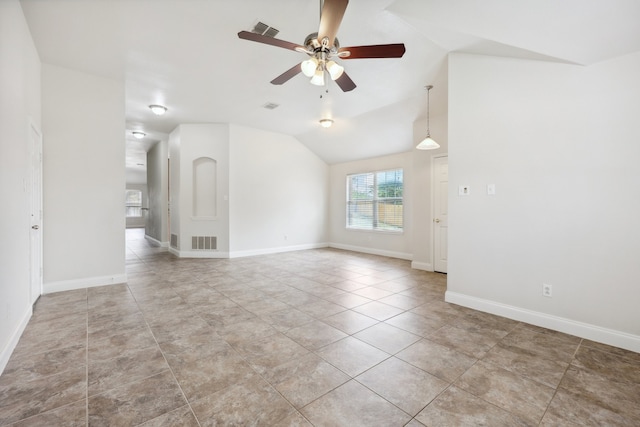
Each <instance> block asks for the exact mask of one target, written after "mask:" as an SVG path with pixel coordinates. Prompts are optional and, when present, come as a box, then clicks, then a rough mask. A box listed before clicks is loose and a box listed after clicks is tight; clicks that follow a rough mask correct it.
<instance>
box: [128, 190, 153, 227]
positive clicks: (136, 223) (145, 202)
mask: <svg viewBox="0 0 640 427" xmlns="http://www.w3.org/2000/svg"><path fill="white" fill-rule="evenodd" d="M125 188H126V189H127V190H138V191H140V192H141V193H142V207H143V208H147V209H148V208H149V193H148V190H147V184H134V183H131V182H127V183H126V184H125ZM148 215H149V211H148V210H146V209H142V216H141V217H127V216H126V215H125V224H126V227H127V228H142V227H144V226H145V224H146V222H147V216H148Z"/></svg>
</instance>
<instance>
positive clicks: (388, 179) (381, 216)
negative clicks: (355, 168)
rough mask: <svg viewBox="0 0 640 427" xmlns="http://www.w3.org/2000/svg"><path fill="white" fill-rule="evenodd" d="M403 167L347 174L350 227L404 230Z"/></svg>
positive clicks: (348, 220) (348, 223)
mask: <svg viewBox="0 0 640 427" xmlns="http://www.w3.org/2000/svg"><path fill="white" fill-rule="evenodd" d="M402 193H403V180H402V169H394V170H389V171H381V172H369V173H361V174H357V175H348V176H347V228H353V229H361V230H381V231H402V227H403V221H402V217H403V205H402Z"/></svg>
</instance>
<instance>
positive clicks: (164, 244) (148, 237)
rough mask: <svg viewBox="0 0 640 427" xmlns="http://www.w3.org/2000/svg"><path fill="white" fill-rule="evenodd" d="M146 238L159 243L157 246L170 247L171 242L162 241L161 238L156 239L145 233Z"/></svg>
mask: <svg viewBox="0 0 640 427" xmlns="http://www.w3.org/2000/svg"><path fill="white" fill-rule="evenodd" d="M144 238H145V239H147V240H149V241H150V242H151V243H153V244H154V245H157V246H159V247H161V248H168V247H169V242H161V241H160V240H158V239H154V238H153V237H151V236H149V235H148V234H145V235H144Z"/></svg>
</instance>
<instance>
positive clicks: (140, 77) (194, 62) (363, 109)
mask: <svg viewBox="0 0 640 427" xmlns="http://www.w3.org/2000/svg"><path fill="white" fill-rule="evenodd" d="M21 4H22V7H23V10H24V13H25V16H26V18H27V22H28V24H29V27H30V30H31V33H32V35H33V38H34V41H35V44H36V47H37V49H38V52H39V54H40V59H41V60H42V61H43V62H45V63H49V64H54V65H59V66H63V67H68V68H72V69H76V70H80V71H84V72H87V73H91V74H96V75H100V76H105V77H109V78H114V79H118V80H121V81H124V84H125V88H126V122H127V136H126V137H127V153H128V156H127V163H128V164H127V166H128V167H130V168H133V169H135V168H136V167H137V166H136V164H137V163H143V164H144V163H145V158H144V152H145V150H146V149H148V148H149V147H150V146H151V145H152V144H154V143H155V142H157V141H158V140H159V139H160V138H162V137H165V136H166V135H167V134H168V133H170V132H171V131H172V130H173V129H174V128H175V127H176V126H177V125H178V124H181V123H227V122H230V123H236V124H240V125H245V126H251V127H255V128H260V129H264V130H268V131H274V132H280V133H284V134H289V135H293V136H295V137H296V138H298V140H300V141H301V142H302V143H303V144H305V145H306V146H307V147H308V148H309V149H310V150H312V151H314V152H315V153H316V154H317V155H318V156H320V157H321V158H322V159H324V160H325V161H326V162H327V163H338V162H344V161H350V160H356V159H361V158H369V157H376V156H381V155H386V154H392V153H398V152H404V151H408V150H411V149H412V147H413V145H414V141H413V123H414V122H415V121H416V120H418V119H421V118H423V117H424V116H425V110H426V105H425V104H426V102H425V91H424V86H425V85H426V84H433V85H434V86H435V87H434V89H433V90H432V91H431V115H432V117H434V116H437V115H444V114H446V109H447V103H446V99H447V75H446V57H447V55H448V53H449V52H467V53H475V54H484V55H497V56H508V57H514V58H526V59H533V60H542V61H555V62H560V63H567V64H576V65H589V64H592V63H595V62H599V61H605V60H607V59H610V58H613V57H616V56H621V55H625V54H628V53H631V52H635V51H638V50H640V25H638V22H640V1H637V0H590V1H588V2H586V1H584V0H561V1H558V0H521V1H513V0H483V1H479V0H396V1H393V0H352V1H351V2H350V3H349V5H348V7H347V11H346V14H345V16H344V19H343V21H342V24H341V26H340V30H339V32H338V38H339V40H340V44H341V45H342V46H357V45H369V44H386V43H399V42H402V43H404V44H405V46H406V53H405V55H404V56H403V57H402V58H400V59H358V60H343V61H341V64H342V65H343V66H344V67H345V69H346V71H347V72H348V73H349V76H350V77H351V78H352V79H353V80H354V82H355V83H356V84H357V88H356V89H355V90H353V91H351V92H346V93H343V92H342V91H341V90H340V89H339V88H338V86H337V85H336V84H335V83H334V82H329V84H328V85H327V86H326V87H324V88H322V87H317V86H313V85H311V84H309V81H308V79H307V78H305V77H304V76H303V75H302V74H300V75H298V76H296V77H294V78H293V79H292V80H290V81H289V82H287V83H285V84H284V85H282V86H274V85H272V84H270V83H269V82H270V81H271V80H272V79H273V78H275V77H276V76H278V75H280V74H281V73H282V72H284V71H285V70H287V69H289V68H290V67H292V66H293V65H295V64H296V63H299V62H300V61H302V60H304V59H306V56H305V55H304V54H301V53H298V52H295V51H291V50H285V49H280V48H276V47H273V46H268V45H264V44H258V43H253V42H249V41H246V40H241V39H239V38H238V36H237V33H238V32H239V31H241V30H251V29H252V28H253V26H254V25H255V24H256V23H257V22H259V21H260V22H263V23H266V24H268V25H270V26H272V27H274V28H276V29H278V30H279V33H278V34H277V36H276V37H277V38H279V39H283V40H287V41H290V42H293V43H299V44H303V42H304V39H305V37H306V36H307V35H308V34H310V33H312V32H315V31H317V28H318V22H319V12H320V7H319V6H320V5H319V2H318V1H317V0H269V1H265V0H233V1H232V0H22V1H21ZM267 103H275V104H278V107H277V108H275V109H266V108H264V105H265V104H267ZM149 104H162V105H165V106H167V107H168V108H169V111H168V112H167V114H166V115H164V116H162V117H157V116H154V115H153V114H152V113H151V112H150V111H149V109H148V105H149ZM324 117H330V118H333V119H334V121H335V123H334V126H333V127H331V128H329V129H324V128H321V127H320V126H319V124H318V121H319V120H320V119H321V118H324ZM132 130H142V131H143V132H145V133H146V134H147V136H146V137H145V138H144V139H143V140H141V141H137V140H135V139H133V138H132V137H131V134H130V132H131V131H132ZM142 167H144V166H142Z"/></svg>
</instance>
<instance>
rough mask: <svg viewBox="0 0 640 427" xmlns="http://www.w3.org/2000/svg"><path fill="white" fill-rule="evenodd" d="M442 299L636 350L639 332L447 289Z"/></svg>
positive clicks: (638, 348)
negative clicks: (605, 326)
mask: <svg viewBox="0 0 640 427" xmlns="http://www.w3.org/2000/svg"><path fill="white" fill-rule="evenodd" d="M444 300H445V301H446V302H450V303H453V304H458V305H461V306H464V307H469V308H473V309H475V310H480V311H484V312H486V313H491V314H495V315H498V316H503V317H507V318H509V319H513V320H518V321H521V322H525V323H529V324H532V325H536V326H540V327H543V328H547V329H552V330H554V331H559V332H564V333H566V334H571V335H575V336H577V337H581V338H585V339H589V340H592V341H596V342H600V343H603V344H608V345H612V346H615V347H619V348H624V349H626V350H630V351H635V352H640V336H638V335H632V334H628V333H626V332H621V331H616V330H613V329H608V328H603V327H601V326H596V325H592V324H589V323H583V322H578V321H575V320H571V319H567V318H564V317H558V316H554V315H551V314H547V313H541V312H538V311H532V310H527V309H524V308H520V307H515V306H511V305H507V304H502V303H499V302H495V301H490V300H486V299H482V298H477V297H472V296H469V295H464V294H460V293H457V292H451V291H447V292H446V293H445V296H444Z"/></svg>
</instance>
